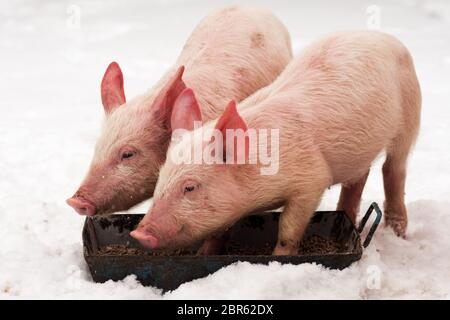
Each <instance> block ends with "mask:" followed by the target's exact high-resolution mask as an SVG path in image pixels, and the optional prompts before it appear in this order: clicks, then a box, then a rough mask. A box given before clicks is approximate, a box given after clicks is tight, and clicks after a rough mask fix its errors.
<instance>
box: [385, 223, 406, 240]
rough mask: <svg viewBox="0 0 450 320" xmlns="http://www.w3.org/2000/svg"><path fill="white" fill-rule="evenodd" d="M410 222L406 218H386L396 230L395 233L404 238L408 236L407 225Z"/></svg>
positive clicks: (389, 224)
mask: <svg viewBox="0 0 450 320" xmlns="http://www.w3.org/2000/svg"><path fill="white" fill-rule="evenodd" d="M407 224H408V222H407V221H406V220H394V219H386V225H387V226H389V227H391V228H392V229H393V230H394V233H395V234H396V235H397V236H398V237H401V238H403V239H405V238H406V226H407Z"/></svg>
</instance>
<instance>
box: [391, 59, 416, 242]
mask: <svg viewBox="0 0 450 320" xmlns="http://www.w3.org/2000/svg"><path fill="white" fill-rule="evenodd" d="M403 58H404V59H402V61H401V62H403V63H404V64H406V65H410V67H409V68H405V69H404V70H405V71H404V74H403V76H402V77H401V81H402V86H401V88H402V90H401V93H402V102H401V103H402V108H403V128H402V129H401V130H400V131H399V135H398V136H397V137H395V138H394V139H393V141H392V142H391V145H390V146H389V147H388V148H387V150H386V161H385V162H384V164H383V180H384V193H385V203H384V211H385V212H384V214H385V222H386V225H388V226H390V227H392V229H394V232H395V233H396V234H397V235H398V236H400V237H405V233H406V227H407V224H408V217H407V212H406V207H405V199H404V195H405V179H406V162H407V159H408V154H409V151H410V149H411V146H412V145H413V144H414V141H415V139H416V137H417V133H418V131H419V126H420V109H421V93H420V87H419V83H418V82H417V77H416V75H415V73H414V67H412V61H411V57H410V56H409V54H407V55H404V57H403Z"/></svg>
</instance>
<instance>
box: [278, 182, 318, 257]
mask: <svg viewBox="0 0 450 320" xmlns="http://www.w3.org/2000/svg"><path fill="white" fill-rule="evenodd" d="M324 190H325V189H324ZM322 193H323V191H322V192H320V193H318V194H316V195H314V196H311V195H310V196H309V197H308V198H307V199H305V198H303V199H293V200H289V201H288V202H287V204H286V205H285V207H284V210H283V212H282V213H281V215H280V221H279V225H278V242H277V245H276V247H275V249H274V251H273V255H276V256H284V255H296V254H298V247H299V245H300V242H301V240H302V237H303V233H304V231H305V229H306V226H307V225H308V223H309V221H310V219H311V217H312V215H313V214H314V211H315V210H316V208H317V206H318V205H319V202H320V198H321V196H322ZM299 194H301V193H299Z"/></svg>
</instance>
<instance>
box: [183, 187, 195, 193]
mask: <svg viewBox="0 0 450 320" xmlns="http://www.w3.org/2000/svg"><path fill="white" fill-rule="evenodd" d="M194 190H195V186H186V187H184V193H188V192H192V191H194Z"/></svg>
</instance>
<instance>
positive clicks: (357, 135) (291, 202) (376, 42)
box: [131, 31, 421, 255]
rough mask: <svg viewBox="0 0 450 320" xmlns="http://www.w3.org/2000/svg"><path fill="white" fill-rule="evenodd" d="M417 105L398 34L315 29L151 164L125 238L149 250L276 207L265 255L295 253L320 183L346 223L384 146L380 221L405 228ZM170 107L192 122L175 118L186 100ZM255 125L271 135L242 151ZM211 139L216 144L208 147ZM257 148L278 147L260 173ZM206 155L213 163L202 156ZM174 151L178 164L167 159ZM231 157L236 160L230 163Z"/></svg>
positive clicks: (218, 229) (205, 234)
mask: <svg viewBox="0 0 450 320" xmlns="http://www.w3.org/2000/svg"><path fill="white" fill-rule="evenodd" d="M420 109H421V94H420V88H419V83H418V80H417V78H416V73H415V70H414V66H413V61H412V59H411V56H410V54H409V53H408V50H407V49H406V48H405V47H404V46H403V45H402V44H401V43H400V42H399V41H398V40H396V39H395V38H394V37H392V36H389V35H387V34H384V33H380V32H374V31H361V32H347V33H339V34H335V35H332V36H329V37H326V38H324V39H322V40H320V41H318V42H315V43H313V44H312V45H310V46H309V47H307V48H306V49H305V50H304V51H303V52H302V53H301V54H300V55H299V56H298V57H296V58H295V59H294V60H293V61H292V62H291V63H290V64H289V66H288V67H287V68H286V69H285V71H284V72H283V73H282V74H281V75H280V77H279V78H278V79H277V80H276V81H275V82H274V83H272V84H271V85H269V86H268V87H267V88H265V89H263V90H261V91H259V92H257V93H255V94H254V95H253V96H251V97H249V98H248V99H246V100H245V101H244V102H242V103H241V104H240V106H239V111H240V112H238V108H237V107H236V104H235V103H234V102H231V103H230V104H228V106H227V108H226V109H225V111H224V113H223V114H222V115H221V117H220V118H219V119H218V120H214V121H210V122H208V123H206V124H204V126H203V127H200V128H197V129H196V130H194V131H193V132H191V133H189V132H185V133H183V134H182V135H180V137H181V138H180V139H178V141H177V142H174V143H173V144H172V145H171V146H170V149H169V153H168V157H167V160H166V163H165V164H164V166H163V167H162V169H161V170H160V176H159V180H158V183H157V186H156V189H155V194H154V202H153V205H152V207H151V208H150V210H149V212H148V213H147V215H146V216H145V217H144V219H143V220H142V221H141V223H140V224H139V226H138V227H137V229H136V230H135V231H133V232H132V233H131V235H132V236H133V237H134V238H136V239H138V240H139V241H140V242H142V244H143V245H146V246H148V247H151V248H165V247H170V246H185V245H189V244H191V243H193V242H195V241H198V240H202V239H205V238H208V237H209V236H210V235H213V234H217V233H220V232H221V231H223V230H225V229H227V228H228V227H230V226H232V225H233V224H234V223H235V222H236V221H237V220H239V219H241V218H242V217H244V216H246V215H249V214H251V213H253V212H256V211H260V210H265V209H269V208H274V207H278V206H280V205H284V209H283V212H282V213H281V216H280V221H279V231H278V241H277V244H276V247H275V249H274V251H273V253H274V254H275V255H295V254H297V252H298V247H299V243H300V241H301V239H302V235H303V232H304V230H305V227H306V226H307V224H308V222H309V221H310V218H311V216H312V214H313V213H314V211H315V210H316V208H317V206H318V205H319V203H320V200H321V197H322V194H323V193H324V191H325V190H326V189H327V188H328V187H329V186H331V185H335V184H341V185H342V189H341V195H340V199H339V204H338V209H343V210H345V211H346V212H347V214H348V215H349V216H350V218H351V219H352V221H353V222H355V219H356V214H357V210H358V205H359V202H360V198H361V193H362V191H363V187H364V184H365V182H366V179H367V176H368V174H369V168H370V166H371V163H372V162H373V161H374V159H375V158H376V157H377V156H378V155H379V154H380V153H381V152H383V151H385V152H386V160H385V162H384V165H383V177H384V188H385V198H386V201H385V217H386V222H387V224H388V225H389V226H391V227H392V228H393V229H394V231H395V232H396V233H397V234H398V235H400V236H404V235H405V231H406V226H407V214H406V209H405V204H404V193H405V176H406V161H407V158H408V154H409V152H410V150H411V147H412V145H413V143H414V141H415V138H416V135H417V133H418V129H419V122H420ZM174 112H175V113H176V114H177V116H176V117H174V118H173V119H174V123H173V124H172V125H173V126H174V127H180V128H184V129H192V124H190V123H189V121H188V122H180V121H178V119H182V118H187V119H191V120H192V119H194V120H196V121H200V120H201V118H200V117H199V116H198V115H195V114H193V113H192V108H181V107H177V106H176V107H175V109H174ZM265 129H270V130H269V131H270V132H271V133H270V134H268V135H267V136H266V137H265V138H259V139H258V143H257V148H253V145H252V136H254V135H253V133H254V132H258V131H259V132H261V131H262V130H265ZM200 130H202V132H203V133H202V134H199V131H200ZM230 130H232V131H231V133H236V134H234V135H233V134H229V135H227V133H229V132H230ZM239 130H240V131H241V132H245V133H247V134H246V135H245V136H244V138H242V135H241V136H239V135H238V134H237V132H239ZM277 130H278V136H277V133H276V132H277ZM227 131H228V132H227ZM205 132H209V133H208V134H206V133H205ZM218 132H219V133H221V135H218V134H217V133H218ZM250 133H252V134H250ZM220 136H222V137H224V138H223V141H222V142H223V143H222V144H221V145H220V144H219V145H220V146H219V147H220V148H222V149H218V148H216V147H215V146H216V140H217V139H218V138H217V137H220ZM269 137H273V138H274V139H272V138H269ZM239 139H240V140H239ZM254 140H255V139H253V141H254ZM277 142H278V145H277ZM265 149H267V150H268V151H270V154H272V155H277V156H276V157H273V159H272V160H273V163H272V165H271V167H272V168H274V170H272V171H271V173H270V171H269V174H264V171H263V170H262V169H267V166H268V165H267V163H266V164H265V165H264V164H263V162H262V158H261V152H260V151H261V150H263V151H264V150H265ZM195 150H201V151H203V152H202V153H203V158H202V159H203V163H200V164H199V163H196V162H189V161H186V160H188V159H189V157H187V156H186V155H189V154H192V153H193V152H194V151H195ZM175 151H176V152H175ZM278 152H279V153H278ZM208 153H211V154H214V155H218V154H219V158H220V157H223V159H222V161H220V159H219V160H218V161H216V162H214V163H212V164H211V163H208V164H206V163H204V161H205V159H207V158H206V155H208ZM183 154H184V155H185V156H183V157H181V160H182V161H180V159H178V158H177V157H176V156H175V155H183ZM239 154H240V155H241V157H244V160H245V161H244V163H241V164H239V162H238V161H236V160H239V159H238V157H237V156H238V155H239ZM263 154H264V153H263ZM255 159H256V160H257V161H255ZM216 160H217V159H216ZM229 160H230V161H229ZM266 173H267V172H266Z"/></svg>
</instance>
